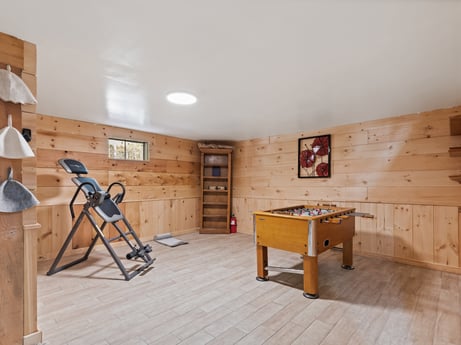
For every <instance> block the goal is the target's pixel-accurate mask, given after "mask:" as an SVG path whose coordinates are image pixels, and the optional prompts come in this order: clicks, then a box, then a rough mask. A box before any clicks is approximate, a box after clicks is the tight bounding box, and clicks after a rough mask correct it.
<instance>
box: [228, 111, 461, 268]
mask: <svg viewBox="0 0 461 345" xmlns="http://www.w3.org/2000/svg"><path fill="white" fill-rule="evenodd" d="M460 115H461V107H454V108H449V109H440V110H434V111H428V112H424V113H419V114H409V115H403V116H396V117H390V118H385V119H379V120H375V121H368V122H362V123H357V124H349V125H344V126H338V127H333V128H328V129H325V130H322V131H315V132H299V133H294V134H286V135H279V136H273V137H268V138H259V139H254V140H248V141H242V142H238V143H236V144H235V152H236V154H235V159H234V174H233V176H234V179H233V196H234V198H233V212H234V213H235V214H236V216H237V218H238V224H239V231H241V232H244V233H248V234H250V233H252V231H253V220H252V218H251V217H250V214H251V211H255V210H261V209H267V205H277V206H278V207H283V206H289V205H290V201H293V202H292V203H291V204H292V205H296V204H306V203H309V204H310V203H318V204H324V203H332V204H336V205H342V206H349V207H355V208H357V210H359V211H361V210H363V211H364V212H369V213H371V214H374V215H375V218H374V219H360V218H358V219H357V220H356V235H355V236H354V251H356V252H359V253H367V254H370V255H381V256H384V257H388V258H393V259H395V260H398V261H406V262H411V263H416V264H429V265H431V267H437V268H442V269H443V267H446V269H447V270H451V269H452V268H453V267H455V268H460V267H461V266H460V265H459V260H460V258H459V257H460V253H459V240H460V236H461V235H460V232H461V225H460V222H459V221H456V220H455V218H457V217H455V215H454V213H456V212H457V211H454V210H456V209H458V207H459V206H461V199H460V197H459V196H460V195H461V185H460V184H459V183H458V181H453V180H452V179H450V178H449V176H459V175H461V160H460V159H459V157H451V156H450V154H449V147H453V146H460V147H461V136H452V135H451V133H450V119H452V118H457V117H459V116H460ZM451 121H452V122H453V120H451ZM325 133H328V134H331V138H332V139H331V150H332V153H331V154H332V162H331V164H332V177H331V178H328V179H322V178H317V179H298V178H297V159H298V157H297V155H298V151H297V150H298V147H297V140H298V138H300V137H307V136H312V135H321V134H325ZM260 205H262V207H260ZM436 208H438V211H437V212H436V211H435V209H436ZM449 215H450V216H449ZM452 219H454V220H453V221H452ZM447 224H448V227H447Z"/></svg>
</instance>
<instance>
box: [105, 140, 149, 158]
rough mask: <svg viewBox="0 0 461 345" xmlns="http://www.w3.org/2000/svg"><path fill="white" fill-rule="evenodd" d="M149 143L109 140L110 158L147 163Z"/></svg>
mask: <svg viewBox="0 0 461 345" xmlns="http://www.w3.org/2000/svg"><path fill="white" fill-rule="evenodd" d="M147 152H148V150H147V143H146V142H141V141H133V140H125V139H109V158H112V159H126V160H130V161H146V160H147V159H148V155H147Z"/></svg>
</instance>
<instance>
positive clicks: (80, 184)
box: [47, 159, 155, 280]
mask: <svg viewBox="0 0 461 345" xmlns="http://www.w3.org/2000/svg"><path fill="white" fill-rule="evenodd" d="M58 163H59V164H60V165H61V166H62V167H63V168H64V170H65V171H66V172H68V173H69V174H76V175H77V176H76V177H73V178H72V181H73V182H74V183H75V185H76V186H77V190H76V191H75V194H74V196H73V198H72V200H71V202H70V205H69V207H70V213H71V215H72V219H74V218H75V213H74V202H75V199H76V198H77V196H78V194H79V193H80V192H83V194H84V195H85V198H86V203H85V205H84V206H83V210H82V212H81V213H80V215H79V216H78V218H77V220H76V221H75V223H74V225H73V227H72V230H71V231H70V233H69V235H68V236H67V238H66V240H65V242H64V244H63V245H62V247H61V249H60V251H59V253H58V255H57V257H56V259H55V260H54V262H53V264H52V265H51V268H50V270H49V271H48V272H47V275H52V274H55V273H57V272H60V271H62V270H64V269H66V268H69V267H71V266H74V265H76V264H78V263H80V262H83V261H85V260H87V259H88V257H89V255H90V253H91V251H92V250H93V248H94V246H95V244H96V242H97V241H98V239H100V240H101V241H102V243H103V244H104V246H105V247H106V248H107V250H108V251H109V253H110V255H111V256H112V258H113V259H114V261H115V263H116V264H117V266H118V267H119V269H120V271H122V274H123V276H124V277H125V280H130V279H131V278H133V277H135V276H136V275H138V274H140V273H141V272H143V271H144V270H146V269H147V268H148V267H149V266H150V265H151V264H152V263H153V262H154V260H155V259H153V258H151V256H150V254H149V253H150V252H151V251H152V248H151V246H150V245H149V244H147V245H144V244H143V243H142V242H141V240H140V239H139V237H138V236H137V235H136V233H135V231H134V230H133V228H132V227H131V225H130V224H129V223H128V221H127V220H126V218H125V216H124V215H123V213H122V211H121V210H120V208H119V207H118V206H117V205H118V204H119V203H121V202H122V200H123V197H124V196H125V187H124V186H123V185H122V184H121V183H119V182H114V183H112V184H111V185H110V186H109V188H108V189H107V191H104V190H103V189H102V188H101V187H100V186H99V184H98V182H97V181H96V180H95V179H94V178H91V177H84V176H81V175H86V174H88V170H87V169H86V167H85V165H83V163H81V162H79V161H77V160H74V159H60V160H59V161H58ZM114 185H117V186H118V187H120V188H121V192H120V193H117V194H116V195H115V196H114V197H113V198H111V196H110V194H109V192H110V190H111V188H112V187H113V186H114ZM91 210H94V211H95V212H96V214H97V215H98V216H100V217H101V218H102V220H103V223H102V224H101V226H99V225H98V224H97V223H96V220H95V218H94V216H93V214H92V213H91V212H90V211H91ZM84 217H87V218H88V220H89V221H90V223H91V225H92V226H93V228H94V230H95V231H96V236H95V237H94V238H93V240H92V242H91V244H90V246H89V247H88V249H87V251H86V253H85V254H84V255H83V256H82V257H81V258H78V259H76V260H74V261H71V262H69V263H66V264H64V265H61V266H58V264H59V262H60V261H61V259H62V257H63V255H64V253H65V251H66V249H67V247H68V246H69V244H70V243H71V241H72V238H73V237H74V235H75V234H76V232H77V230H78V228H79V226H80V224H81V222H82V221H83V219H84ZM118 222H122V223H123V224H124V225H125V227H126V229H127V231H125V230H124V229H122V228H121V227H120V225H119V224H117V223H118ZM107 224H111V225H112V226H113V227H114V228H115V229H116V230H117V233H118V235H117V236H115V237H113V238H106V236H105V235H104V229H105V228H106V225H107ZM130 238H132V240H134V242H135V243H134V244H133V243H131V241H130ZM120 239H123V240H124V241H125V242H126V243H127V244H128V246H129V247H130V252H129V253H128V254H126V258H127V259H128V260H130V259H141V260H143V261H144V264H143V265H142V266H140V267H138V268H135V270H133V271H131V272H128V271H127V269H126V268H125V266H124V265H123V263H122V262H121V260H120V258H119V257H118V256H117V254H116V253H115V251H114V249H113V247H112V245H111V242H113V241H117V240H120ZM145 272H147V270H146V271H145Z"/></svg>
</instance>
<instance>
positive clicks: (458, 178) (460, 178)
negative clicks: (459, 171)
mask: <svg viewBox="0 0 461 345" xmlns="http://www.w3.org/2000/svg"><path fill="white" fill-rule="evenodd" d="M448 177H449V178H450V179H451V180H453V181H456V182H459V183H461V175H452V176H448Z"/></svg>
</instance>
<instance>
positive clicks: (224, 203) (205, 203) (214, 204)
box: [203, 201, 227, 207]
mask: <svg viewBox="0 0 461 345" xmlns="http://www.w3.org/2000/svg"><path fill="white" fill-rule="evenodd" d="M203 206H216V207H222V206H227V202H212V201H208V202H204V203H203Z"/></svg>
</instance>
